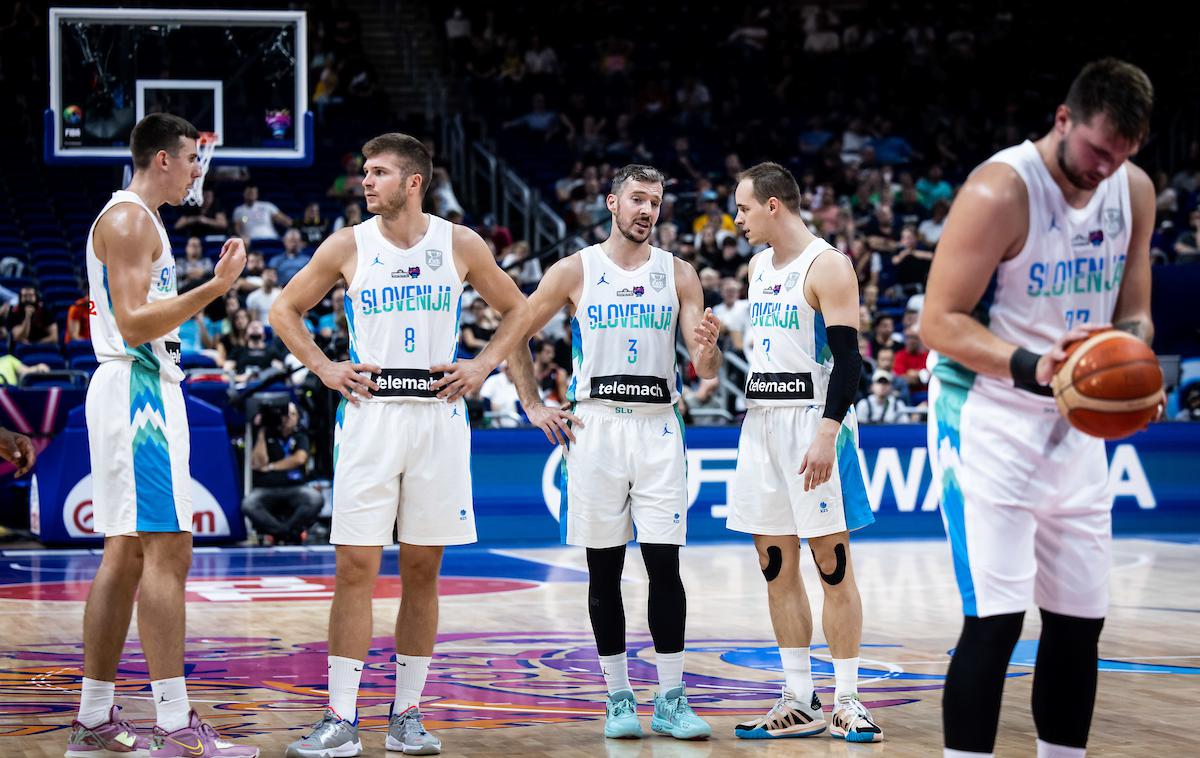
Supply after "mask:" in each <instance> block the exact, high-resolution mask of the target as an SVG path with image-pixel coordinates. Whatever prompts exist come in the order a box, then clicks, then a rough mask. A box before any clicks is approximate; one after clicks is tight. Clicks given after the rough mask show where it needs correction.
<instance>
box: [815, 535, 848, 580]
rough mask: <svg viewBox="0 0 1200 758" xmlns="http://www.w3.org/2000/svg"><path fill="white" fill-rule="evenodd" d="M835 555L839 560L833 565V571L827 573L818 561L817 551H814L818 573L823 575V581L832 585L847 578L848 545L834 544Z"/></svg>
mask: <svg viewBox="0 0 1200 758" xmlns="http://www.w3.org/2000/svg"><path fill="white" fill-rule="evenodd" d="M833 557H834V558H835V559H836V560H837V565H835V566H834V567H833V571H832V572H830V573H828V574H826V573H825V572H824V571H822V570H821V564H820V562H818V561H817V551H816V550H814V551H813V562H814V563H816V564H817V573H818V574H820V575H821V581H823V582H825V583H826V584H828V585H829V586H830V587H833V586H835V585H838V584H841V583H842V580H843V579H845V578H846V546H845V545H843V544H842V543H840V542H839V543H837V544H836V545H834V546H833Z"/></svg>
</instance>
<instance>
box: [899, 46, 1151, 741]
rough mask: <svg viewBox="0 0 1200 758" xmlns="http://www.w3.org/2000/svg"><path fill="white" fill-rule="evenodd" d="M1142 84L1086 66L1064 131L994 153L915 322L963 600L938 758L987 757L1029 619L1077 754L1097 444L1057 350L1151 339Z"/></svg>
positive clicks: (1142, 79)
mask: <svg viewBox="0 0 1200 758" xmlns="http://www.w3.org/2000/svg"><path fill="white" fill-rule="evenodd" d="M1153 97H1154V95H1153V89H1152V87H1151V85H1150V80H1149V79H1148V78H1147V77H1146V75H1145V73H1143V72H1142V71H1141V70H1140V69H1138V68H1137V67H1135V66H1132V65H1130V64H1128V63H1123V62H1121V61H1118V60H1114V59H1111V58H1107V59H1104V60H1100V61H1096V62H1094V63H1091V64H1088V65H1087V66H1085V67H1084V69H1083V71H1082V72H1081V73H1080V74H1079V76H1078V77H1077V78H1076V79H1075V81H1074V82H1073V83H1072V84H1071V88H1070V90H1069V91H1068V92H1067V99H1066V102H1065V103H1064V104H1062V105H1060V106H1058V109H1057V110H1056V111H1055V114H1054V126H1053V127H1052V128H1051V130H1050V132H1049V133H1048V134H1046V135H1045V136H1044V137H1042V138H1041V139H1039V140H1038V141H1037V142H1024V143H1022V144H1020V145H1017V146H1015V147H1010V148H1008V149H1006V150H1003V151H1001V152H999V153H997V154H996V155H995V156H993V157H992V158H991V159H989V160H988V161H986V162H985V163H984V164H983V165H982V166H980V167H979V168H977V169H976V170H975V172H974V173H973V174H972V175H971V177H970V178H969V179H968V180H967V182H966V184H964V185H963V188H962V189H961V190H960V191H959V195H958V198H957V199H956V200H955V201H954V206H953V208H952V209H951V212H950V216H949V219H948V220H947V222H946V228H945V231H944V233H943V234H942V239H941V242H940V243H939V245H938V249H937V255H935V256H934V260H933V269H932V271H931V272H930V276H929V286H928V291H927V294H926V296H925V310H924V313H923V315H922V316H921V338H922V339H923V340H924V341H925V342H926V343H927V344H928V345H929V346H930V348H932V349H933V350H934V351H936V354H934V355H933V356H931V363H933V381H932V382H931V384H930V392H929V407H930V414H929V452H930V457H931V460H932V462H933V464H934V472H935V474H937V475H939V476H940V486H941V496H942V519H943V521H944V522H945V524H946V532H947V534H948V535H949V537H950V545H951V547H952V552H953V556H954V571H955V576H956V578H957V581H958V588H959V592H960V593H961V595H962V601H963V615H964V616H965V617H966V618H965V619H964V622H963V628H962V635H961V637H960V638H959V640H958V645H957V646H956V647H955V651H954V656H953V658H952V660H951V662H950V670H949V672H948V673H947V676H946V692H945V695H944V697H943V711H942V721H943V724H944V727H945V740H946V755H948V756H964V755H980V754H986V755H990V754H991V752H992V748H993V744H994V742H995V739H996V726H997V723H998V721H999V717H1000V696H1001V692H1002V690H1003V687H1004V676H1005V671H1006V669H1007V666H1008V660H1009V656H1010V655H1011V654H1012V650H1013V646H1014V645H1015V644H1016V642H1017V638H1018V637H1019V636H1020V634H1021V624H1022V621H1023V619H1024V615H1025V610H1026V608H1028V607H1029V605H1030V604H1031V603H1036V604H1037V606H1038V608H1039V609H1040V611H1041V618H1042V633H1041V640H1040V642H1039V644H1038V654H1037V665H1036V668H1035V669H1034V678H1033V720H1034V723H1035V725H1036V726H1037V733H1038V741H1037V754H1038V756H1040V758H1060V757H1061V758H1066V757H1068V756H1071V757H1073V756H1082V755H1083V754H1084V747H1085V746H1086V744H1087V737H1088V729H1089V727H1090V724H1091V718H1092V707H1093V704H1094V702H1095V696H1096V658H1097V642H1098V640H1099V637H1100V629H1101V627H1102V626H1103V625H1104V615H1105V612H1106V609H1107V607H1108V569H1109V562H1110V555H1111V541H1112V534H1111V516H1110V510H1111V506H1112V499H1111V496H1110V495H1109V494H1108V493H1107V492H1106V484H1107V480H1108V465H1107V459H1106V456H1105V452H1104V442H1103V441H1102V440H1099V439H1095V438H1092V437H1088V436H1086V435H1084V434H1083V433H1081V432H1079V431H1076V430H1075V429H1073V428H1072V427H1071V426H1070V425H1069V424H1068V423H1067V421H1066V420H1065V419H1063V418H1062V417H1061V416H1060V415H1059V414H1058V411H1057V410H1056V408H1055V403H1054V400H1053V399H1052V398H1051V397H1050V394H1051V393H1050V388H1049V387H1048V386H1047V385H1048V384H1049V383H1050V377H1051V375H1052V373H1053V369H1054V367H1055V364H1056V363H1057V362H1059V361H1061V360H1062V359H1063V357H1064V352H1063V345H1064V344H1065V343H1067V342H1069V341H1071V340H1074V339H1077V338H1080V337H1083V336H1085V334H1086V331H1085V330H1087V329H1088V328H1089V327H1092V326H1093V325H1105V324H1107V323H1109V322H1116V325H1117V327H1118V328H1121V329H1126V330H1128V331H1130V332H1132V333H1134V334H1136V335H1138V336H1139V337H1141V338H1143V339H1145V340H1147V341H1149V340H1150V338H1151V335H1152V333H1153V329H1152V326H1151V323H1150V249H1149V245H1150V234H1151V230H1152V227H1153V223H1154V204H1155V199H1154V198H1155V196H1154V188H1153V186H1152V184H1151V182H1150V180H1149V179H1148V178H1147V176H1146V174H1145V172H1144V171H1142V170H1141V169H1140V168H1138V167H1137V166H1134V165H1133V164H1131V163H1129V162H1128V159H1129V158H1130V157H1131V156H1132V155H1133V154H1134V153H1136V152H1137V149H1138V146H1139V145H1140V144H1141V142H1142V140H1143V139H1144V138H1145V136H1146V133H1147V130H1148V129H1149V122H1150V111H1151V107H1152V104H1153Z"/></svg>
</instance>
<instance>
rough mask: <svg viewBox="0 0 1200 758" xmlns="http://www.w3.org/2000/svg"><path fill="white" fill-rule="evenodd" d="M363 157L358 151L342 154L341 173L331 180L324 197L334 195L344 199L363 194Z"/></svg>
mask: <svg viewBox="0 0 1200 758" xmlns="http://www.w3.org/2000/svg"><path fill="white" fill-rule="evenodd" d="M362 167H363V159H362V156H361V155H359V154H358V153H347V154H346V155H344V156H342V174H341V176H339V177H338V178H336V179H334V180H333V184H331V185H329V189H328V190H327V191H326V192H325V196H326V197H336V198H338V199H340V200H345V199H348V198H352V197H362V196H363V186H362V182H363V171H362Z"/></svg>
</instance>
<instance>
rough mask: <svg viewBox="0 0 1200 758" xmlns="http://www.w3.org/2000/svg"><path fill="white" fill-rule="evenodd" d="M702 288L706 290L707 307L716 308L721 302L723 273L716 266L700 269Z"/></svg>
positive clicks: (705, 304)
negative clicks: (719, 272) (718, 271)
mask: <svg viewBox="0 0 1200 758" xmlns="http://www.w3.org/2000/svg"><path fill="white" fill-rule="evenodd" d="M700 288H701V289H702V290H703V291H704V307H705V308H716V307H717V306H718V305H719V304H720V303H721V275H720V274H718V273H717V270H716V269H715V268H711V267H705V268H702V269H700Z"/></svg>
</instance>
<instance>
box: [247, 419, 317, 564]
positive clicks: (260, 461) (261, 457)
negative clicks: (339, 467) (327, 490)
mask: <svg viewBox="0 0 1200 758" xmlns="http://www.w3.org/2000/svg"><path fill="white" fill-rule="evenodd" d="M280 410H283V411H284V412H283V413H280ZM299 424H300V411H299V410H298V409H297V408H296V404H295V403H288V404H287V408H286V409H281V408H280V407H279V406H269V405H268V406H263V408H262V409H261V411H260V412H259V417H258V418H256V419H255V439H254V448H253V449H252V451H251V454H250V467H251V468H252V469H253V470H254V476H253V484H254V486H253V489H251V490H250V494H248V495H247V496H246V499H245V500H243V501H242V513H243V514H245V516H246V518H248V519H250V523H251V524H253V525H254V529H255V531H257V532H258V533H259V536H260V537H268V538H270V540H264V541H265V542H274V544H277V545H286V544H297V545H298V544H302V543H303V542H304V538H305V530H307V529H308V527H310V526H312V524H313V523H314V522H315V521H316V520H317V516H319V515H320V513H321V508H322V507H323V506H324V500H323V499H322V497H321V495H320V493H318V492H317V491H316V490H314V489H313V488H312V487H309V486H308V485H307V483H306V482H307V479H308V477H307V476H306V474H305V467H306V465H307V464H308V450H309V439H308V435H307V434H305V433H304V432H302V431H300V430H299V429H298V427H299Z"/></svg>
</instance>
